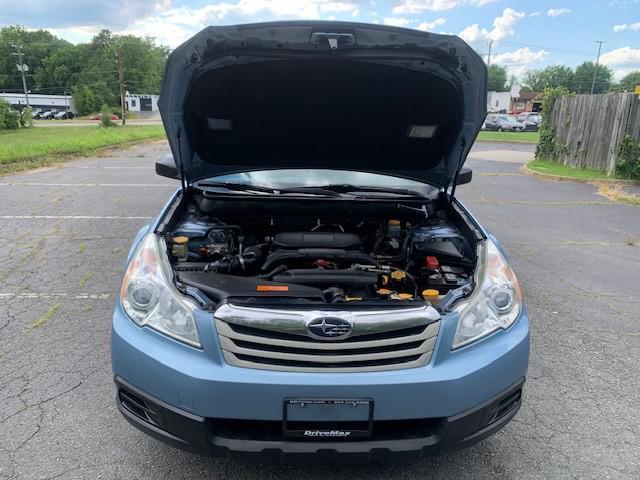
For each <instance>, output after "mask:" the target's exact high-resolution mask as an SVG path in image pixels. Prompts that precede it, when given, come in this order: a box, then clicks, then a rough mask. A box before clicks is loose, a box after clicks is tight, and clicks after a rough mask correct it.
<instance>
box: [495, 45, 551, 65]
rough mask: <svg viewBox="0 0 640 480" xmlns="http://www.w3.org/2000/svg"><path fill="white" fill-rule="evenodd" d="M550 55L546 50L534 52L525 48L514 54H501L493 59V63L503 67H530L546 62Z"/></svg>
mask: <svg viewBox="0 0 640 480" xmlns="http://www.w3.org/2000/svg"><path fill="white" fill-rule="evenodd" d="M548 55H549V52H547V51H546V50H544V49H540V50H536V51H534V50H530V49H529V47H524V48H519V49H517V50H514V51H513V52H505V53H499V54H497V55H495V56H494V57H493V62H494V63H499V64H501V65H528V64H530V63H534V62H539V61H541V60H544V59H545V58H547V56H548Z"/></svg>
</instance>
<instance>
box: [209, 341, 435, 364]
mask: <svg viewBox="0 0 640 480" xmlns="http://www.w3.org/2000/svg"><path fill="white" fill-rule="evenodd" d="M220 340H221V343H222V349H223V350H225V351H228V352H232V353H234V354H240V355H251V356H259V357H262V358H273V359H280V360H287V361H291V362H293V361H298V362H315V363H342V362H364V361H368V360H384V359H391V358H396V357H399V356H403V357H408V356H411V355H421V354H423V353H424V352H425V351H431V350H433V345H434V344H435V338H431V339H429V340H427V341H425V342H423V343H422V344H421V345H420V346H419V347H418V348H413V349H410V350H404V349H403V350H400V351H391V352H378V353H356V354H353V353H348V352H345V354H344V355H313V354H312V355H307V354H302V353H290V352H279V351H273V350H266V349H260V350H254V349H250V348H245V347H240V346H238V345H236V344H235V343H234V341H233V339H231V338H228V337H223V336H222V335H220Z"/></svg>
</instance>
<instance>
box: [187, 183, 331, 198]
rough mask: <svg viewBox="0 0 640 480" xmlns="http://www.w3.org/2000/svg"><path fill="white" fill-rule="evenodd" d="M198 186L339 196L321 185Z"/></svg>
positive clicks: (203, 184) (236, 184)
mask: <svg viewBox="0 0 640 480" xmlns="http://www.w3.org/2000/svg"><path fill="white" fill-rule="evenodd" d="M197 186H198V187H214V188H226V189H227V190H234V191H239V192H251V191H253V192H261V193H271V194H273V195H278V194H282V193H285V194H288V193H300V194H304V195H323V196H325V197H326V196H328V197H340V196H341V195H340V193H338V192H336V191H334V190H330V189H326V188H322V187H287V188H276V187H265V186H262V185H251V184H248V183H237V182H198V184H197Z"/></svg>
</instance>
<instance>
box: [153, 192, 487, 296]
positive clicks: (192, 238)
mask: <svg viewBox="0 0 640 480" xmlns="http://www.w3.org/2000/svg"><path fill="white" fill-rule="evenodd" d="M461 227H462V228H461ZM163 236H164V238H165V242H166V245H167V250H168V252H167V253H168V256H169V258H170V260H171V264H172V266H173V269H174V272H175V278H176V281H177V283H178V284H179V285H182V286H190V287H193V288H196V289H198V290H199V291H200V292H202V293H204V294H205V295H206V296H207V297H208V298H209V299H211V300H212V301H214V302H220V301H222V300H225V299H233V300H234V301H236V302H238V301H239V302H245V303H258V302H261V303H297V304H300V303H323V304H338V303H344V302H350V303H365V302H376V303H379V302H385V303H389V302H396V303H402V304H406V303H407V302H425V301H428V302H431V303H433V304H437V302H438V301H439V299H441V298H442V297H443V296H444V295H446V294H447V293H448V292H449V291H451V290H455V289H458V288H459V287H461V286H464V285H467V284H468V283H470V282H471V281H472V278H473V269H474V266H475V248H474V246H473V240H472V239H471V237H472V235H471V234H470V232H469V228H468V227H467V226H466V225H464V224H462V223H461V222H460V220H459V219H458V221H457V222H456V221H454V220H453V219H452V218H450V215H449V214H448V213H447V211H446V209H443V208H439V207H438V206H437V202H435V201H434V202H424V203H417V202H388V201H385V202H380V203H376V202H375V201H370V202H366V203H365V202H352V203H346V202H335V201H323V200H303V201H299V202H294V203H292V200H289V201H284V200H280V201H273V202H268V201H267V202H256V201H255V200H243V199H234V200H232V201H231V200H228V199H212V198H211V197H210V196H207V195H195V196H194V197H193V198H192V199H190V200H187V201H186V202H182V208H180V209H177V210H176V212H174V215H173V218H172V219H170V220H169V221H168V222H167V224H166V225H165V228H164V232H163Z"/></svg>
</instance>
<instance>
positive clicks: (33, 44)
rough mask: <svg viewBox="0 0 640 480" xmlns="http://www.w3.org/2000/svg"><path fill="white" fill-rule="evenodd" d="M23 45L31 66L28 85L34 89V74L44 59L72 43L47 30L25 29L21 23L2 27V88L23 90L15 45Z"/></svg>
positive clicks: (25, 59)
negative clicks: (15, 54)
mask: <svg viewBox="0 0 640 480" xmlns="http://www.w3.org/2000/svg"><path fill="white" fill-rule="evenodd" d="M16 44H20V45H22V52H23V53H24V57H23V59H24V62H25V63H26V64H27V66H28V67H29V75H28V78H27V87H28V88H29V89H33V88H34V85H33V79H32V74H33V73H34V72H36V71H37V70H38V69H39V68H40V67H41V66H42V64H43V61H44V59H46V58H47V57H49V56H50V55H52V54H53V53H54V52H55V51H57V50H58V49H60V48H62V47H64V46H68V45H71V44H70V43H69V42H67V41H65V40H61V39H59V38H57V37H55V36H54V35H52V34H51V33H49V32H48V31H46V30H25V29H24V27H21V26H19V25H16V26H11V27H4V28H1V29H0V89H6V90H22V79H21V76H20V72H19V71H18V69H17V68H16V57H15V56H14V55H12V54H13V53H14V52H15V47H14V45H16Z"/></svg>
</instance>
